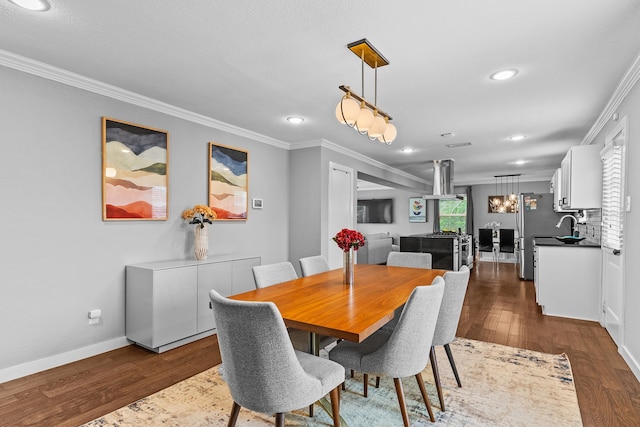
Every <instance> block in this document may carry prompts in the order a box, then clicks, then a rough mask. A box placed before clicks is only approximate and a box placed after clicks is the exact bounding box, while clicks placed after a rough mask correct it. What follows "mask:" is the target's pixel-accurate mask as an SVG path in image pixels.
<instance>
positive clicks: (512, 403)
mask: <svg viewBox="0 0 640 427" xmlns="http://www.w3.org/2000/svg"><path fill="white" fill-rule="evenodd" d="M451 350H452V352H453V355H454V358H455V360H456V365H457V367H458V372H459V374H460V377H461V381H462V387H461V388H458V387H457V385H456V382H455V378H454V376H453V373H452V371H451V368H450V366H449V362H448V360H447V357H446V354H445V353H444V350H443V349H442V348H441V347H440V348H437V349H436V351H437V358H438V362H439V367H440V376H441V381H442V386H443V389H444V394H445V406H446V411H444V412H443V411H441V410H440V407H439V401H438V397H437V394H436V390H435V386H434V385H433V375H432V373H431V367H430V366H428V367H427V368H426V369H425V371H424V372H423V377H424V379H425V381H426V383H427V384H426V385H427V391H428V393H429V398H430V400H431V403H432V406H433V410H434V414H435V416H436V422H435V423H431V421H430V420H429V416H428V414H427V411H426V408H425V406H424V403H423V402H422V398H421V396H420V390H419V388H418V386H417V383H416V381H415V378H406V379H403V386H404V392H405V396H406V401H407V407H408V410H409V421H410V423H411V425H412V426H467V427H480V426H487V427H488V426H491V427H494V426H523V427H524V426H554V427H556V426H581V425H582V421H581V417H580V410H579V408H578V401H577V397H576V392H575V387H574V384H573V376H572V373H571V366H570V364H569V360H568V358H567V356H566V355H564V354H560V355H553V354H545V353H539V352H534V351H529V350H522V349H517V348H513V347H507V346H502V345H497V344H490V343H485V342H481V341H473V340H467V339H456V340H455V341H454V342H453V343H452V344H451ZM325 356H326V354H325ZM371 381H372V382H373V379H371ZM341 399H342V400H341V407H340V411H341V415H342V416H343V418H344V419H345V421H346V422H348V424H349V425H350V426H351V427H361V426H367V427H386V426H399V425H400V426H401V425H402V418H401V416H400V409H399V406H398V400H397V397H396V394H395V389H394V386H393V380H392V379H390V378H384V377H383V378H382V380H381V383H380V388H375V387H374V386H373V385H370V386H369V397H368V398H365V397H363V396H362V376H361V375H358V374H356V376H355V377H354V378H353V379H351V378H348V379H347V382H346V391H343V392H342V393H341ZM231 405H232V400H231V396H230V394H229V391H228V388H227V386H226V384H225V383H224V380H223V379H222V378H221V376H220V373H219V367H214V368H211V369H209V370H207V371H205V372H202V373H200V374H198V375H195V376H193V377H191V378H189V379H187V380H184V381H182V382H180V383H178V384H176V385H173V386H171V387H168V388H166V389H164V390H161V391H159V392H158V393H155V394H153V395H151V396H149V397H146V398H144V399H141V400H139V401H137V402H135V403H132V404H130V405H128V406H126V407H124V408H121V409H118V410H116V411H114V412H112V413H110V414H107V415H105V416H103V417H101V418H98V419H96V420H93V421H91V422H89V423H87V424H85V426H87V427H96V426H118V427H123V426H189V427H191V426H194V427H199V426H225V425H227V421H228V419H229V412H230V410H231ZM314 412H315V414H314V417H313V418H310V417H308V416H307V412H306V410H304V409H303V410H300V411H295V412H292V413H288V414H287V415H286V424H287V425H291V426H330V425H333V424H332V422H331V419H330V417H329V416H328V414H327V413H326V412H324V411H323V410H322V409H321V408H320V407H319V406H316V409H315V411H314ZM273 422H274V418H273V417H272V416H270V415H266V414H259V413H254V412H251V411H249V410H247V409H244V408H243V409H242V410H241V411H240V416H239V417H238V423H237V426H251V427H253V426H269V425H273Z"/></svg>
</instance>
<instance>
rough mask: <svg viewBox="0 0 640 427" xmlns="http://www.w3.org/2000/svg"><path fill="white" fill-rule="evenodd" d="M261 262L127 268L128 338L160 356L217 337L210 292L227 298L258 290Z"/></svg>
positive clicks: (223, 261) (211, 261) (224, 261)
mask: <svg viewBox="0 0 640 427" xmlns="http://www.w3.org/2000/svg"><path fill="white" fill-rule="evenodd" d="M255 265H260V257H247V258H240V259H234V258H229V257H211V258H209V259H207V260H203V261H196V260H175V261H162V262H150V263H144V264H136V265H128V266H127V267H126V335H127V338H128V339H129V340H131V341H133V342H135V343H136V344H138V345H140V346H142V347H145V348H148V349H150V350H153V351H156V352H158V353H161V352H163V351H166V350H170V349H172V348H175V347H178V346H180V345H183V344H187V343H189V342H192V341H195V340H197V339H200V338H203V337H205V336H208V335H212V334H213V333H215V322H214V318H213V311H212V310H211V305H210V299H209V290H210V289H215V290H216V291H217V292H219V293H220V294H221V295H223V296H229V295H235V294H238V293H242V292H246V291H249V290H253V289H255V285H254V281H253V273H252V272H251V267H253V266H255Z"/></svg>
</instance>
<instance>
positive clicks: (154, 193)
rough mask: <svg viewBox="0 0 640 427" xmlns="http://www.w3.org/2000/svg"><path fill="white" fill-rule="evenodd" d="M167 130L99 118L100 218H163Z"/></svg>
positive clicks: (166, 193) (166, 186)
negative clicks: (100, 127)
mask: <svg viewBox="0 0 640 427" xmlns="http://www.w3.org/2000/svg"><path fill="white" fill-rule="evenodd" d="M168 150H169V133H168V132H167V131H164V130H159V129H153V128H149V127H144V126H140V125H136V124H133V123H128V122H123V121H120V120H116V119H111V118H108V117H103V118H102V220H103V221H113V220H166V219H167V205H168V197H169V191H168V183H169V179H168V171H169V168H168V159H169V156H168Z"/></svg>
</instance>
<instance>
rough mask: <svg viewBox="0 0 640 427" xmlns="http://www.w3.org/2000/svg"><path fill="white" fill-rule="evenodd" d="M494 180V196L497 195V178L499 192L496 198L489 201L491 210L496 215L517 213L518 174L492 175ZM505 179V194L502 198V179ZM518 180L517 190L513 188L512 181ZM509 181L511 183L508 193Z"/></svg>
mask: <svg viewBox="0 0 640 427" xmlns="http://www.w3.org/2000/svg"><path fill="white" fill-rule="evenodd" d="M494 178H495V179H496V194H498V178H500V192H499V194H500V195H498V196H492V197H491V198H490V200H489V203H491V205H492V208H493V209H494V210H495V211H496V212H498V213H506V212H517V211H518V208H519V206H518V194H517V193H519V192H520V174H519V173H518V174H511V175H494ZM503 178H504V179H505V187H506V193H508V194H505V195H504V196H503V195H502V194H504V193H503V189H502V183H503V182H502V179H503ZM515 178H517V179H518V189H517V190H516V188H515V183H514V179H515ZM509 181H511V191H509Z"/></svg>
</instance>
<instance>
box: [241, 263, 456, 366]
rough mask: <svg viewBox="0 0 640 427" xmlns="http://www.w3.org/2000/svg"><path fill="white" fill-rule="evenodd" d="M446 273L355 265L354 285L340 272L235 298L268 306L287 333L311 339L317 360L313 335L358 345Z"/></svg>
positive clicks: (293, 281) (288, 282) (296, 280)
mask: <svg viewBox="0 0 640 427" xmlns="http://www.w3.org/2000/svg"><path fill="white" fill-rule="evenodd" d="M444 273H446V270H437V269H422V268H410V267H391V266H386V265H374V264H356V265H355V272H354V284H353V285H348V284H344V283H343V273H342V269H341V268H339V269H335V270H329V271H325V272H322V273H319V274H314V275H311V276H306V277H301V278H298V279H295V280H290V281H287V282H282V283H279V284H276V285H273V286H268V287H265V288H260V289H256V290H253V291H249V292H245V293H241V294H236V295H233V296H231V297H230V298H233V299H236V300H244V301H271V302H273V303H274V304H275V305H276V306H277V307H278V310H279V311H280V314H281V315H282V318H283V319H284V322H285V324H286V325H287V327H289V328H295V329H300V330H304V331H308V332H309V333H310V341H309V350H310V352H311V353H313V354H316V355H317V354H318V351H319V349H318V339H317V336H318V335H324V336H330V337H335V338H338V339H343V340H348V341H354V342H362V341H364V340H365V339H367V337H369V336H370V335H371V334H373V333H374V332H375V331H377V330H378V329H380V327H382V326H383V325H384V324H385V323H387V322H388V321H389V320H391V319H392V318H393V317H394V315H395V311H396V309H398V308H400V307H402V305H403V304H404V303H405V302H406V301H407V299H408V298H409V295H411V292H412V291H413V289H414V288H415V287H416V286H425V285H430V284H431V282H432V281H433V279H434V278H435V277H437V276H443V275H444Z"/></svg>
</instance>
